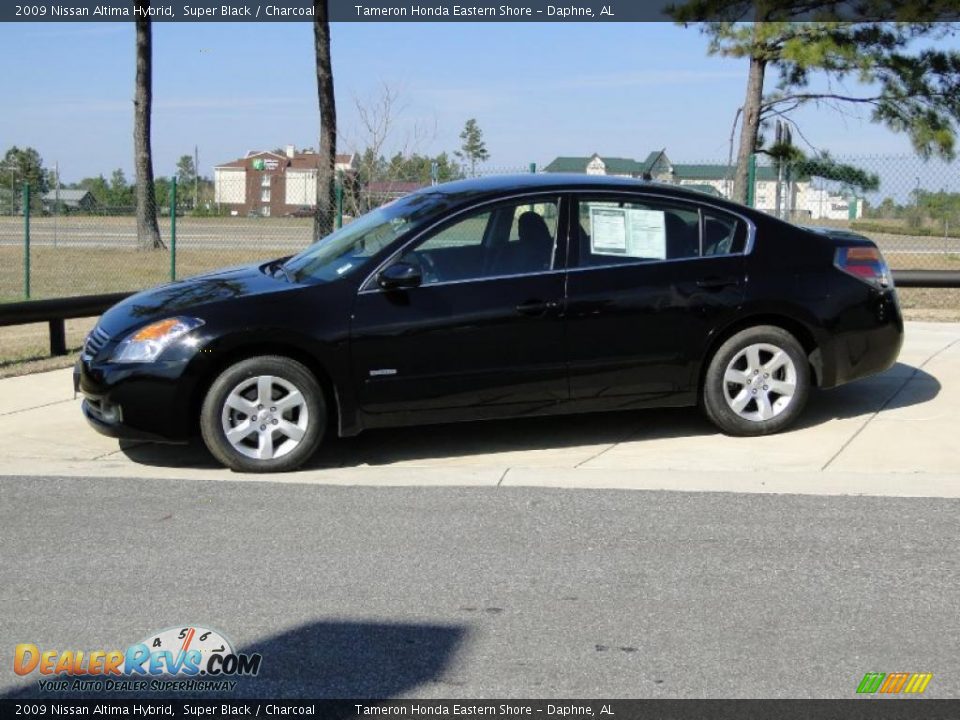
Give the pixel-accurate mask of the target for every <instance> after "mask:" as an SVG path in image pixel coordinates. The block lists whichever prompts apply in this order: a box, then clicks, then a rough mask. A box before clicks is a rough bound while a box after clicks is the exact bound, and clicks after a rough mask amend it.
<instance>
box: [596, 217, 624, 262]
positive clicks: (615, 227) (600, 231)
mask: <svg viewBox="0 0 960 720" xmlns="http://www.w3.org/2000/svg"><path fill="white" fill-rule="evenodd" d="M590 251H591V252H592V253H593V254H594V255H626V254H627V217H626V212H625V211H624V210H623V208H610V207H591V208H590Z"/></svg>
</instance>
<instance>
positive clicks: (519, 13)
mask: <svg viewBox="0 0 960 720" xmlns="http://www.w3.org/2000/svg"><path fill="white" fill-rule="evenodd" d="M329 2H330V5H329V7H330V20H331V21H332V22H668V21H672V20H674V19H675V16H674V14H673V9H674V8H679V7H686V9H687V14H685V15H684V16H683V19H684V20H690V21H696V20H731V21H737V20H754V19H758V18H763V19H767V20H776V19H785V20H813V19H818V20H819V19H833V20H848V21H867V20H897V19H909V20H957V19H960V7H958V6H957V5H956V4H955V3H931V2H928V0H835V2H830V0H825V3H819V4H818V6H817V10H816V14H815V15H814V14H812V13H805V12H804V11H803V10H802V5H801V6H799V7H800V9H799V10H798V9H796V8H794V7H793V5H794V4H795V3H792V2H791V1H790V0H710V1H709V2H707V1H704V0H696V1H691V0H687V1H686V2H684V0H570V1H569V2H565V1H564V0H507V1H504V0H329ZM758 9H759V10H760V14H759V15H758ZM137 12H138V11H137V10H136V9H135V8H134V4H133V3H132V2H131V0H33V1H31V0H23V2H17V1H14V2H3V3H0V21H2V22H117V21H125V20H128V21H129V20H135V19H136V18H137V14H136V13H137ZM149 12H150V17H151V18H152V19H153V20H154V21H157V22H178V21H179V22H184V21H186V22H297V21H312V20H313V0H275V1H274V2H269V1H265V0H186V1H185V2H184V1H183V0H175V1H170V0H153V1H152V2H151V3H150V9H149Z"/></svg>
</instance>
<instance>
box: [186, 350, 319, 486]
mask: <svg viewBox="0 0 960 720" xmlns="http://www.w3.org/2000/svg"><path fill="white" fill-rule="evenodd" d="M325 426H326V405H325V403H324V398H323V392H322V390H321V389H320V386H319V385H318V383H317V381H316V378H314V376H313V374H312V373H311V372H310V371H309V370H307V368H305V367H304V366H303V365H301V364H300V363H298V362H296V361H294V360H291V359H290V358H286V357H280V356H262V357H254V358H249V359H247V360H243V361H241V362H238V363H236V364H235V365H232V366H231V367H229V368H227V369H226V370H225V371H224V372H223V373H221V375H220V376H219V377H218V378H217V379H216V380H215V381H214V383H213V385H211V386H210V390H209V391H208V392H207V396H206V398H205V400H204V403H203V408H202V410H201V415H200V428H201V431H202V434H203V439H204V442H205V443H206V444H207V447H208V448H209V449H210V452H211V453H213V455H214V457H216V458H217V459H218V460H219V461H220V462H222V463H223V464H224V465H226V466H227V467H229V468H231V469H233V470H237V471H239V472H280V471H284V470H292V469H294V468H296V467H298V466H299V465H301V464H303V463H304V462H305V461H306V460H307V459H308V458H309V457H310V456H311V455H312V454H313V453H314V451H315V450H316V448H317V445H318V444H319V442H320V439H321V438H322V436H323V431H324V430H325Z"/></svg>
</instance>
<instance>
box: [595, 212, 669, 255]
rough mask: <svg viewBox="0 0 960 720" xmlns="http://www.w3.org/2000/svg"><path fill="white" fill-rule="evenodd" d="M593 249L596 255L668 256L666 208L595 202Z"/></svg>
mask: <svg viewBox="0 0 960 720" xmlns="http://www.w3.org/2000/svg"><path fill="white" fill-rule="evenodd" d="M590 251H591V252H592V253H593V254H594V255H619V256H622V257H632V258H645V259H648V260H663V259H665V258H666V257H667V233H666V223H665V222H664V213H663V211H661V210H643V209H639V208H618V207H610V206H596V205H591V206H590Z"/></svg>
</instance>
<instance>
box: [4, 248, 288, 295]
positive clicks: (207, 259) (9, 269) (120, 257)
mask: <svg viewBox="0 0 960 720" xmlns="http://www.w3.org/2000/svg"><path fill="white" fill-rule="evenodd" d="M289 254H290V250H286V251H284V250H277V249H274V248H269V247H255V248H241V249H232V248H223V249H216V250H193V249H182V250H180V249H178V250H177V277H181V278H182V277H188V276H190V275H196V274H198V273H202V272H205V271H207V270H215V269H217V268H221V267H227V266H230V265H240V264H243V263H249V262H256V261H258V260H269V259H270V258H275V257H280V256H282V255H289ZM169 279H170V253H168V252H166V251H163V250H157V251H153V250H127V249H120V248H73V247H71V248H53V247H42V246H41V247H35V248H33V249H32V252H31V257H30V290H31V292H30V296H31V299H41V298H49V297H64V296H69V295H95V294H98V293H106V292H121V291H125V290H139V289H143V288H148V287H151V286H153V285H159V284H161V283H164V282H167V281H168V280H169ZM23 299H24V296H23V250H22V249H21V248H19V247H9V246H8V247H0V302H15V301H18V300H23Z"/></svg>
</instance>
